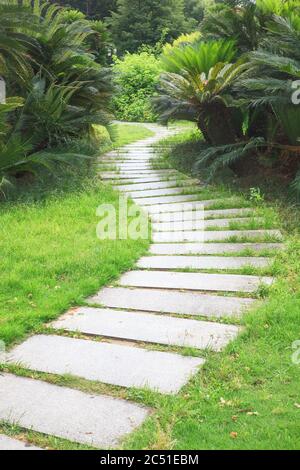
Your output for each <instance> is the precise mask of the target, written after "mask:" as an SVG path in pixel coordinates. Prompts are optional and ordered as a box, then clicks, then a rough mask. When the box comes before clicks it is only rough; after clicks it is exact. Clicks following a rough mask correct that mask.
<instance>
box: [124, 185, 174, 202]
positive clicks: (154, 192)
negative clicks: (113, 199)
mask: <svg viewBox="0 0 300 470" xmlns="http://www.w3.org/2000/svg"><path fill="white" fill-rule="evenodd" d="M182 192H183V188H162V189H145V190H144V191H140V190H138V191H134V190H131V191H130V196H131V197H132V198H143V199H144V198H145V202H147V201H146V199H148V198H151V199H152V197H156V196H170V195H172V194H181V195H182Z"/></svg>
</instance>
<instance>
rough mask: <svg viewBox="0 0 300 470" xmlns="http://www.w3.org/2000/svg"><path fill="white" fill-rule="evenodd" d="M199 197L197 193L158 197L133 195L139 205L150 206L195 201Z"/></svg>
mask: <svg viewBox="0 0 300 470" xmlns="http://www.w3.org/2000/svg"><path fill="white" fill-rule="evenodd" d="M197 199H199V195H198V194H187V195H185V194H183V195H180V196H159V197H147V198H139V197H135V198H134V202H135V203H136V204H139V205H140V206H142V207H144V206H152V205H153V204H164V205H165V204H166V203H176V202H185V201H196V200H197Z"/></svg>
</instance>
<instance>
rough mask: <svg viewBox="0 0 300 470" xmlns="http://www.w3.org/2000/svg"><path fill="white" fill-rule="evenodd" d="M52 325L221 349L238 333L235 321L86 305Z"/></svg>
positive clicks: (139, 339)
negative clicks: (181, 316)
mask: <svg viewBox="0 0 300 470" xmlns="http://www.w3.org/2000/svg"><path fill="white" fill-rule="evenodd" d="M52 325H53V327H54V328H57V329H63V330H67V331H79V332H81V333H85V334H89V335H98V336H108V337H111V338H121V339H128V340H132V341H143V342H150V343H158V344H166V345H168V346H172V345H175V346H182V347H192V348H198V349H207V348H208V349H211V350H213V351H221V349H223V348H224V347H225V346H226V345H227V343H228V342H229V341H231V340H232V339H234V338H235V337H236V336H237V334H238V333H239V328H238V327H236V326H232V325H222V324H220V323H212V322H204V321H197V320H186V319H183V318H174V317H168V316H166V315H163V316H162V315H154V314H151V313H145V312H126V311H124V310H109V309H100V308H86V307H81V308H79V309H78V310H77V311H76V312H75V313H74V312H73V311H72V313H69V314H65V315H64V316H63V317H61V318H60V319H59V320H58V321H56V322H54V323H53V324H52Z"/></svg>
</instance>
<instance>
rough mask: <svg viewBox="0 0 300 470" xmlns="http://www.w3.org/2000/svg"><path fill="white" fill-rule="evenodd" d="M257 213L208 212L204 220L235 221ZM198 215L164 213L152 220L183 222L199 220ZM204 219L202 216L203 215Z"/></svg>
mask: <svg viewBox="0 0 300 470" xmlns="http://www.w3.org/2000/svg"><path fill="white" fill-rule="evenodd" d="M254 214H255V212H254V211H253V210H252V209H247V208H245V209H223V210H208V209H206V210H205V211H204V214H203V215H204V219H210V218H211V217H219V218H220V219H224V218H226V217H230V216H233V217H232V220H235V217H243V218H244V217H249V216H251V215H254ZM198 216H199V215H198V214H197V212H195V211H189V210H184V211H182V210H178V211H177V212H162V213H160V214H152V215H151V219H152V221H153V222H157V223H164V222H169V221H170V220H171V221H173V222H181V221H182V220H186V221H188V220H197V218H198ZM201 218H202V215H201Z"/></svg>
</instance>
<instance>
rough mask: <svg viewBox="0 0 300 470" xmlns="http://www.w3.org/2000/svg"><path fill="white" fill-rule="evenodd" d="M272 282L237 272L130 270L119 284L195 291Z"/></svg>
mask: <svg viewBox="0 0 300 470" xmlns="http://www.w3.org/2000/svg"><path fill="white" fill-rule="evenodd" d="M272 282H273V279H272V278H270V277H261V278H260V277H258V276H244V275H238V274H204V273H180V272H163V271H130V272H128V273H126V274H123V276H122V277H121V279H120V281H119V285H120V286H131V287H155V288H158V289H159V288H164V289H184V290H195V291H197V290H200V291H228V292H255V291H256V289H257V288H258V287H259V285H260V284H261V283H264V284H267V285H271V284H272Z"/></svg>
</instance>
